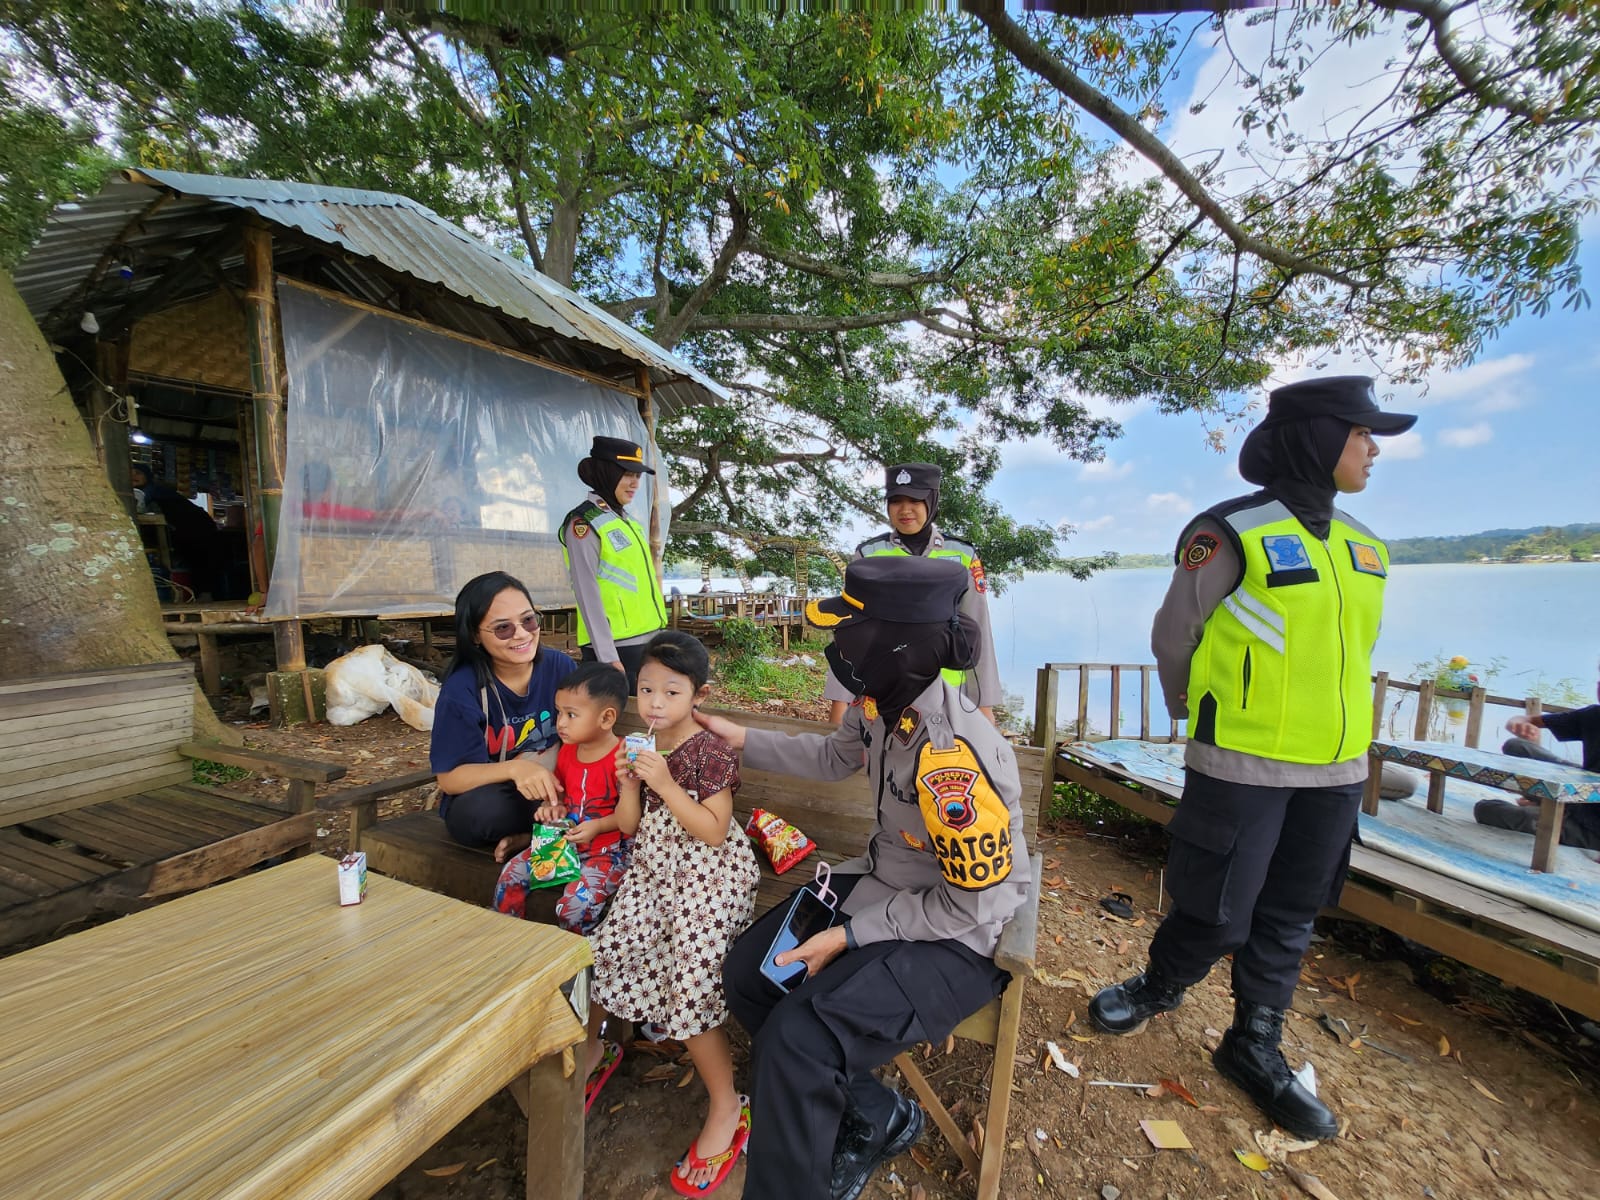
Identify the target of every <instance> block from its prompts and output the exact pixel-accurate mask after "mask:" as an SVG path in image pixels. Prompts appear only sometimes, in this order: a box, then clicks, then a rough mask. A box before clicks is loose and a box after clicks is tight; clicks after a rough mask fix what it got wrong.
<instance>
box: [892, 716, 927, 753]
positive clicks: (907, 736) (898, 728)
mask: <svg viewBox="0 0 1600 1200" xmlns="http://www.w3.org/2000/svg"><path fill="white" fill-rule="evenodd" d="M920 724H922V714H921V713H919V712H918V711H917V710H916V709H914V708H908V709H906V710H905V711H904V712H902V713H901V714H900V719H899V720H898V721H896V722H895V726H894V740H895V741H897V742H899V743H900V744H901V745H902V746H909V745H910V744H911V739H912V737H913V736H914V735H915V734H916V732H917V726H918V725H920Z"/></svg>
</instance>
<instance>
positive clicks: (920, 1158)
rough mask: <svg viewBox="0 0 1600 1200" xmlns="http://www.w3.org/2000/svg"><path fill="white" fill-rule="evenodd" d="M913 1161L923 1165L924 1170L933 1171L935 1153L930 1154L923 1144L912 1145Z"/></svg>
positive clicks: (920, 1165)
mask: <svg viewBox="0 0 1600 1200" xmlns="http://www.w3.org/2000/svg"><path fill="white" fill-rule="evenodd" d="M911 1161H912V1162H914V1163H916V1164H917V1166H919V1167H921V1168H922V1169H923V1170H924V1171H931V1170H932V1169H933V1155H931V1154H929V1153H928V1152H927V1151H926V1150H924V1149H923V1148H922V1147H921V1146H913V1147H911Z"/></svg>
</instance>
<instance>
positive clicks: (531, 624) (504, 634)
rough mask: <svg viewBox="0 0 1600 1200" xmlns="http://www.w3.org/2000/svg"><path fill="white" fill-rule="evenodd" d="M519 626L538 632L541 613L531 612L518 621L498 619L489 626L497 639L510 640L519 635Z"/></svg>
mask: <svg viewBox="0 0 1600 1200" xmlns="http://www.w3.org/2000/svg"><path fill="white" fill-rule="evenodd" d="M518 626H520V627H522V628H523V629H525V630H527V631H528V632H529V633H538V632H539V614H538V613H529V614H528V615H527V616H525V617H522V618H521V619H519V620H516V621H496V622H495V623H494V624H493V625H491V626H489V632H490V633H492V634H494V636H495V640H496V641H501V642H509V641H510V640H511V639H512V638H514V637H516V636H517V628H518Z"/></svg>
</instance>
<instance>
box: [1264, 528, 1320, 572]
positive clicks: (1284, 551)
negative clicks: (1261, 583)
mask: <svg viewBox="0 0 1600 1200" xmlns="http://www.w3.org/2000/svg"><path fill="white" fill-rule="evenodd" d="M1261 548H1262V549H1263V550H1265V551H1266V552H1267V558H1268V559H1269V560H1270V562H1271V567H1272V569H1273V570H1274V571H1294V570H1298V569H1299V568H1300V567H1309V566H1310V565H1311V559H1310V557H1309V556H1308V555H1307V554H1306V546H1305V543H1304V542H1302V541H1301V540H1300V535H1299V534H1297V533H1280V534H1278V535H1277V536H1276V537H1264V538H1262V539H1261Z"/></svg>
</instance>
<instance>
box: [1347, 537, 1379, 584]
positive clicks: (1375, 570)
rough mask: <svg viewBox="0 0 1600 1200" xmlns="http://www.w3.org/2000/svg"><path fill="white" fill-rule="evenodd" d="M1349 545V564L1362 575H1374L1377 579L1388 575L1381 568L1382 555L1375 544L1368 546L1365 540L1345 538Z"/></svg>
mask: <svg viewBox="0 0 1600 1200" xmlns="http://www.w3.org/2000/svg"><path fill="white" fill-rule="evenodd" d="M1345 544H1346V545H1347V546H1349V547H1350V565H1351V566H1352V567H1354V568H1355V569H1356V570H1358V571H1360V572H1361V573H1362V574H1363V575H1376V576H1377V577H1378V578H1379V579H1384V578H1387V577H1388V574H1389V572H1387V571H1386V570H1384V569H1383V556H1382V555H1381V554H1379V553H1378V548H1377V547H1376V546H1369V545H1367V543H1366V542H1357V541H1352V540H1350V539H1348V538H1347V539H1346V540H1345Z"/></svg>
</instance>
